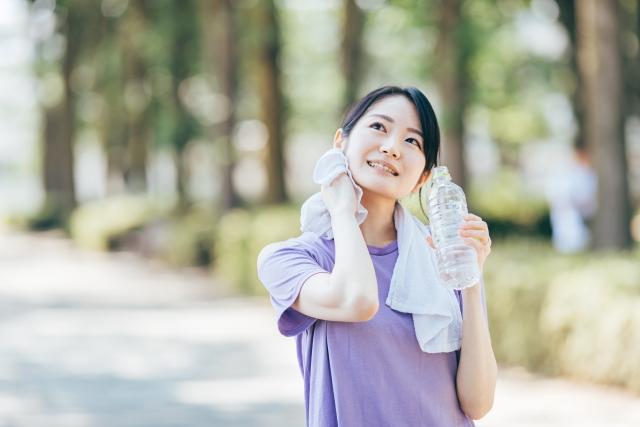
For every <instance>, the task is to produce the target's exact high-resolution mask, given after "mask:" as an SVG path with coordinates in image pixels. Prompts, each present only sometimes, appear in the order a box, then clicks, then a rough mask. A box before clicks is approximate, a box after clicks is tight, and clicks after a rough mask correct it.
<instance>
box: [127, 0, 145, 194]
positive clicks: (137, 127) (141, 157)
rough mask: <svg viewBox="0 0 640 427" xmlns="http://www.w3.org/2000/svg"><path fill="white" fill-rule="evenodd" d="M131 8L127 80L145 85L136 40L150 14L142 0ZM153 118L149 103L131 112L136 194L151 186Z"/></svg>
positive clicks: (130, 167)
mask: <svg viewBox="0 0 640 427" xmlns="http://www.w3.org/2000/svg"><path fill="white" fill-rule="evenodd" d="M130 8H131V9H132V10H130V11H129V19H130V20H131V21H130V22H129V25H128V26H127V27H128V28H129V31H125V32H124V35H125V36H126V38H127V40H124V42H123V47H124V51H125V58H126V69H127V80H128V84H130V85H138V86H139V87H142V85H143V82H144V77H145V73H146V71H147V67H146V64H145V63H144V62H145V61H144V59H143V58H142V55H141V52H139V48H138V46H137V45H136V43H135V39H136V38H137V37H139V34H138V32H140V31H145V27H146V26H147V25H148V21H149V19H148V18H149V17H148V13H147V12H148V11H147V9H146V6H145V3H144V2H143V1H142V0H135V1H133V2H132V4H131V5H130ZM136 21H137V22H136ZM150 119H151V117H150V114H149V107H148V106H146V107H145V108H144V110H143V111H134V112H132V111H129V112H128V138H127V156H126V163H125V171H124V177H125V181H126V183H127V189H128V190H129V191H131V192H133V193H144V192H145V191H146V189H147V154H148V150H149V138H150V136H151V129H150V128H151V120H150Z"/></svg>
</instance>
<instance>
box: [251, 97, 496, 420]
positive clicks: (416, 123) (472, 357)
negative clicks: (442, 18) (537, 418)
mask: <svg viewBox="0 0 640 427" xmlns="http://www.w3.org/2000/svg"><path fill="white" fill-rule="evenodd" d="M439 146H440V134H439V130H438V123H437V120H436V117H435V114H434V112H433V109H432V108H431V105H430V103H429V101H428V100H427V98H426V97H425V96H424V95H423V94H422V93H421V92H420V91H419V90H417V89H415V88H406V89H401V88H398V87H383V88H380V89H378V90H376V91H373V92H371V93H370V94H368V95H367V96H365V97H364V98H362V99H361V100H360V101H358V102H357V103H356V104H355V105H354V106H353V107H352V108H351V109H350V110H349V111H348V112H347V114H346V115H345V119H344V122H343V124H342V127H341V128H340V129H338V131H337V132H336V135H335V138H334V148H338V149H341V150H342V151H343V153H344V155H345V156H346V157H347V160H348V164H349V170H350V171H351V173H352V177H353V179H354V181H355V182H356V184H358V185H359V186H360V187H361V188H362V190H363V196H362V200H361V204H362V205H363V206H364V207H365V208H366V209H367V211H368V214H367V216H366V219H365V220H364V222H363V223H362V224H361V225H358V223H357V222H356V219H355V216H354V214H355V212H356V208H357V201H356V195H355V191H354V187H353V184H352V183H351V180H350V179H349V177H348V176H347V175H345V174H342V175H341V176H339V177H338V178H337V179H335V180H334V181H333V182H332V184H331V185H330V186H328V187H325V186H322V189H321V193H322V199H323V200H324V203H325V205H326V207H327V210H328V212H329V214H330V215H331V226H332V228H333V233H334V236H335V237H334V239H333V240H325V239H322V238H320V237H317V236H316V235H315V234H313V233H303V234H302V235H301V236H300V237H298V238H295V239H290V240H288V241H286V242H282V243H275V244H271V245H269V246H267V247H266V248H265V249H264V250H263V251H262V252H261V254H260V257H259V258H258V265H259V276H260V279H261V281H262V282H263V283H264V285H265V287H266V288H267V289H268V290H269V292H270V294H271V300H272V303H273V305H274V308H275V309H276V313H277V315H278V328H279V330H280V332H281V333H282V334H283V335H285V336H295V337H296V344H297V353H298V361H299V364H300V369H301V371H302V376H303V379H304V385H305V390H304V392H305V407H306V414H307V425H308V426H313V427H315V426H318V427H326V426H341V427H342V426H346V427H354V426H412V427H413V426H443V427H449V426H472V425H473V421H471V420H472V419H479V418H482V417H483V416H484V415H485V414H486V413H487V412H488V411H489V410H490V409H491V406H492V405H493V396H494V392H495V384H496V376H497V368H496V361H495V357H494V355H493V350H492V348H491V342H490V339H489V331H488V328H487V323H486V314H485V308H484V291H483V288H482V283H479V284H477V285H475V286H472V287H470V288H467V289H465V290H462V291H456V292H457V293H458V300H459V303H460V309H461V311H462V316H463V318H464V322H463V327H462V344H461V350H460V351H455V352H450V353H434V354H432V353H425V352H423V351H422V350H421V349H420V347H419V345H418V342H417V341H416V336H415V333H414V327H413V320H412V316H411V314H407V313H400V312H397V311H395V310H392V309H391V308H389V307H388V306H387V305H385V303H384V302H385V300H386V298H387V294H388V293H389V283H390V280H391V275H392V272H393V267H394V265H395V262H396V260H397V257H398V250H397V249H398V245H397V241H396V239H397V232H396V228H395V226H394V223H393V213H394V209H395V205H396V203H397V200H398V199H400V198H402V197H404V196H406V195H407V194H409V193H410V192H413V193H418V192H419V191H420V188H421V187H422V186H423V185H424V183H425V182H426V181H427V179H428V178H429V175H430V173H431V169H432V168H433V167H434V166H435V165H436V160H437V155H438V150H439ZM459 233H460V235H461V236H462V237H463V238H464V239H465V241H466V242H467V244H469V245H471V246H473V247H474V248H475V249H476V251H477V253H478V264H479V267H480V271H481V272H482V267H483V265H484V261H485V259H486V257H487V255H488V254H489V252H490V250H491V249H490V242H491V240H490V238H489V232H488V229H487V225H486V223H484V222H483V221H482V220H481V219H480V218H479V217H477V216H476V215H471V214H469V215H467V217H466V218H465V222H463V224H462V226H461V229H460V231H459ZM427 240H428V241H429V244H430V245H431V246H432V247H433V241H432V240H431V238H430V237H427Z"/></svg>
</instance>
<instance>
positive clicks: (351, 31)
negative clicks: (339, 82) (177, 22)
mask: <svg viewBox="0 0 640 427" xmlns="http://www.w3.org/2000/svg"><path fill="white" fill-rule="evenodd" d="M363 30H364V12H363V11H362V9H360V7H359V6H358V5H357V4H356V1H355V0H344V24H343V26H342V74H343V75H344V80H345V90H344V107H345V109H346V108H347V107H349V106H350V105H351V104H353V102H355V100H356V98H357V96H358V89H359V83H360V80H361V78H362V59H363V58H362V57H363V53H362V33H363Z"/></svg>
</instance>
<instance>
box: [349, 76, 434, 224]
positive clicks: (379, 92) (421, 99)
mask: <svg viewBox="0 0 640 427" xmlns="http://www.w3.org/2000/svg"><path fill="white" fill-rule="evenodd" d="M391 96H404V97H405V98H407V99H408V100H409V101H411V103H412V104H413V105H414V106H415V107H416V111H417V112H418V117H420V125H421V126H422V134H423V140H424V142H423V144H422V151H423V153H424V157H425V160H426V162H425V166H424V171H425V172H428V171H430V170H431V169H432V168H433V167H434V166H436V165H437V164H438V152H439V151H440V128H439V127H438V119H437V118H436V113H435V112H434V111H433V107H432V106H431V103H430V102H429V100H428V99H427V97H426V96H425V95H424V94H423V93H422V92H421V91H420V90H418V89H416V88H415V87H411V86H408V87H406V88H404V89H403V88H401V87H397V86H384V87H381V88H379V89H376V90H374V91H372V92H369V93H368V94H367V95H365V96H364V97H362V98H361V99H360V100H358V101H356V102H355V103H354V104H353V105H351V107H349V108H348V109H347V111H346V112H345V114H344V117H343V119H342V126H341V128H342V134H343V135H344V136H345V137H348V136H349V134H350V133H351V131H352V130H353V128H354V126H355V125H356V123H358V121H359V120H360V119H361V118H362V116H363V115H364V114H365V113H366V112H367V111H368V110H369V109H370V108H371V107H372V106H373V105H374V104H376V103H377V102H380V101H382V100H383V99H384V98H389V97H391ZM419 198H420V207H421V208H422V211H423V212H424V208H423V207H422V188H420V193H419ZM425 215H426V213H425Z"/></svg>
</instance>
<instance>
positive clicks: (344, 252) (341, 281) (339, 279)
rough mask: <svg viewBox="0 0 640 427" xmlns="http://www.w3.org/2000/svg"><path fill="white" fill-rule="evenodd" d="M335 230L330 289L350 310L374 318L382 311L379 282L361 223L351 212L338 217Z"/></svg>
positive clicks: (333, 218)
mask: <svg viewBox="0 0 640 427" xmlns="http://www.w3.org/2000/svg"><path fill="white" fill-rule="evenodd" d="M331 226H332V228H333V236H334V243H335V248H336V250H335V257H336V258H335V266H334V268H333V271H332V273H331V279H330V285H329V286H330V287H332V288H333V290H334V291H335V292H336V295H337V299H339V300H340V301H342V302H343V303H344V304H345V305H346V306H347V307H350V308H352V309H354V310H357V311H358V312H359V314H360V315H362V316H363V317H365V318H371V317H373V315H374V314H375V313H376V312H377V310H378V282H377V280H376V274H375V270H374V268H373V262H372V260H371V255H370V254H369V251H368V249H367V244H366V243H365V240H364V237H363V236H362V232H361V231H360V227H359V226H358V222H357V221H356V219H355V217H354V216H353V214H350V213H348V212H346V213H344V214H343V213H334V215H333V216H332V218H331Z"/></svg>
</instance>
